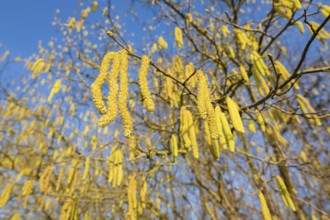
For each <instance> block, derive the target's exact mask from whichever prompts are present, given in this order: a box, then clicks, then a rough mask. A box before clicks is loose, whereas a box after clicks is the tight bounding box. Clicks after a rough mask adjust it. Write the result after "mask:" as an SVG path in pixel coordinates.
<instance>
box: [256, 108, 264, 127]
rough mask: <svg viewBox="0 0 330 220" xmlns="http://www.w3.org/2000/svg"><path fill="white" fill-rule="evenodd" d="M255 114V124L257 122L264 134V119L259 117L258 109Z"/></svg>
mask: <svg viewBox="0 0 330 220" xmlns="http://www.w3.org/2000/svg"><path fill="white" fill-rule="evenodd" d="M255 112H256V116H257V122H258V124H259V126H260V128H261V130H262V131H263V132H265V131H266V125H265V121H264V118H263V117H262V115H261V113H260V111H259V110H258V109H256V111H255Z"/></svg>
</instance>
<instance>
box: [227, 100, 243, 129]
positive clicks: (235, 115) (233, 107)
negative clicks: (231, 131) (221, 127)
mask: <svg viewBox="0 0 330 220" xmlns="http://www.w3.org/2000/svg"><path fill="white" fill-rule="evenodd" d="M226 101H227V106H228V110H229V114H230V117H231V120H232V122H233V126H234V128H235V130H236V131H238V132H240V133H243V134H244V133H245V130H244V126H243V122H242V119H241V116H240V114H239V110H238V106H237V104H236V102H234V101H233V100H232V99H231V98H230V97H227V98H226Z"/></svg>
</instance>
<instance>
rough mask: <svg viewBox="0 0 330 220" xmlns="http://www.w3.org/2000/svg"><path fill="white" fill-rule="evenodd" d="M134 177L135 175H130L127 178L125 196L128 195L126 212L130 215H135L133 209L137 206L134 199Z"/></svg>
mask: <svg viewBox="0 0 330 220" xmlns="http://www.w3.org/2000/svg"><path fill="white" fill-rule="evenodd" d="M136 184H137V183H136V179H135V175H132V176H130V177H129V179H128V187H127V197H128V199H127V200H128V212H129V214H130V215H131V216H135V215H136V213H135V209H136V208H137V199H136Z"/></svg>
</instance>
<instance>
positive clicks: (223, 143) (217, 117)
mask: <svg viewBox="0 0 330 220" xmlns="http://www.w3.org/2000/svg"><path fill="white" fill-rule="evenodd" d="M220 112H221V109H220V106H218V105H217V106H216V107H215V110H214V113H215V120H216V122H217V128H218V133H219V139H220V145H221V146H222V148H223V149H224V150H227V143H226V137H225V135H224V133H223V128H222V123H221V118H220Z"/></svg>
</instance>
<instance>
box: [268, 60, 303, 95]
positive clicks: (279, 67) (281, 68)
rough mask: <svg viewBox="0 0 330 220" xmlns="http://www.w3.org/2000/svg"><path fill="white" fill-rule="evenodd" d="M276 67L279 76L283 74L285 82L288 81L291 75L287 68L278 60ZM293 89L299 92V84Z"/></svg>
mask: <svg viewBox="0 0 330 220" xmlns="http://www.w3.org/2000/svg"><path fill="white" fill-rule="evenodd" d="M274 66H275V70H276V72H277V74H281V77H282V78H283V81H284V80H286V79H288V78H289V77H290V76H291V74H290V73H289V72H288V70H287V69H286V68H285V66H284V65H283V64H282V63H281V62H280V61H278V60H276V61H275V62H274ZM293 87H294V88H295V89H296V90H298V89H299V85H298V83H297V82H296V83H295V84H294V85H293Z"/></svg>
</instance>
